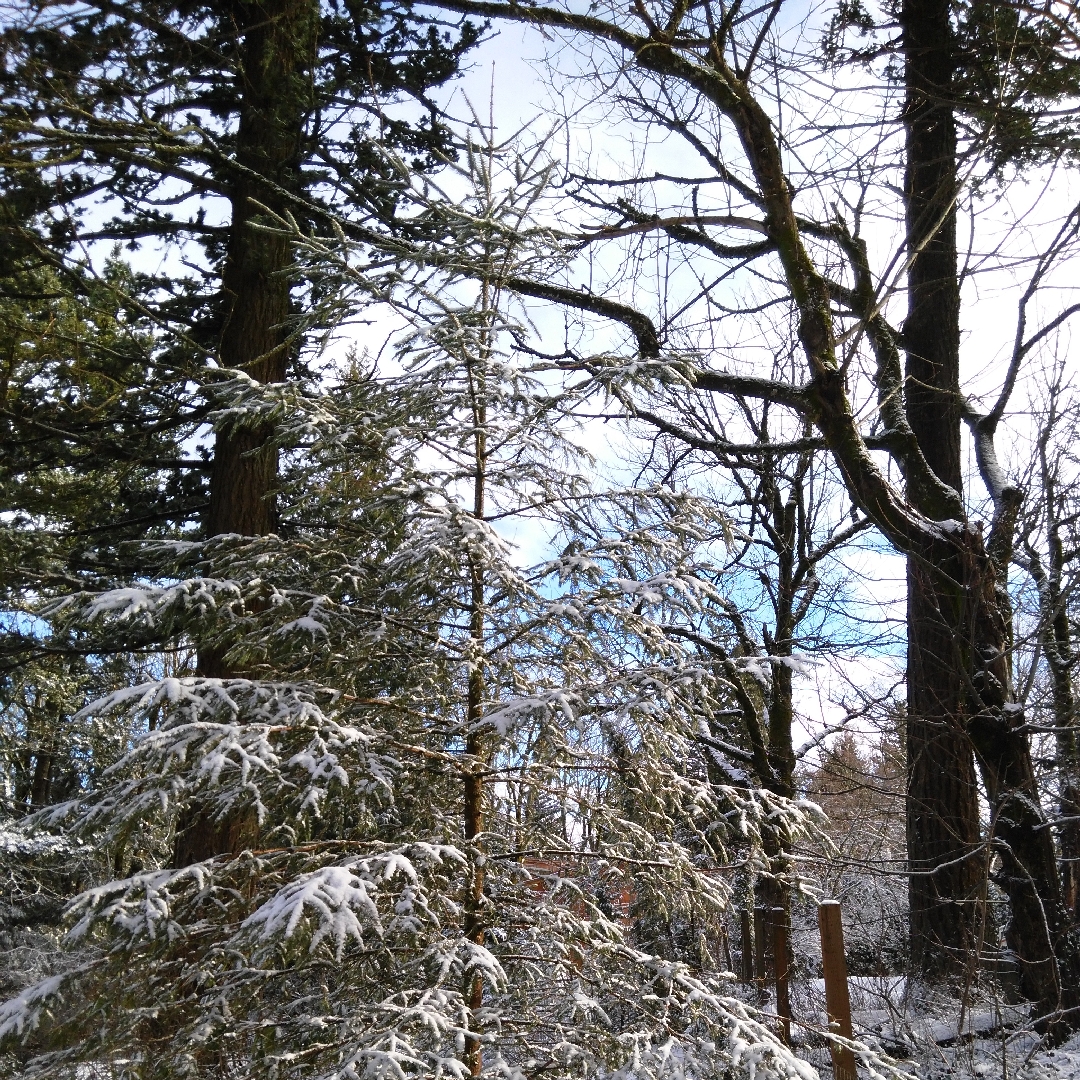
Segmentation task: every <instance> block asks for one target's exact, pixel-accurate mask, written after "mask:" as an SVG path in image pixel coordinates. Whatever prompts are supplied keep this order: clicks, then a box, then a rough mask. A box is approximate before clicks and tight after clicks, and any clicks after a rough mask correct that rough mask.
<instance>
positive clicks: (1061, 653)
mask: <svg viewBox="0 0 1080 1080" xmlns="http://www.w3.org/2000/svg"><path fill="white" fill-rule="evenodd" d="M1052 423H1053V421H1052V420H1051V422H1050V423H1048V424H1047V425H1046V428H1045V430H1044V432H1043V436H1042V438H1040V440H1039V458H1040V462H1039V464H1040V473H1041V479H1042V502H1043V513H1044V514H1045V516H1046V546H1047V565H1046V566H1044V565H1043V561H1042V559H1041V557H1040V556H1039V554H1038V553H1037V552H1036V551H1035V550H1033V549H1029V551H1028V570H1029V571H1030V573H1031V576H1032V578H1033V579H1034V581H1035V584H1036V586H1037V587H1038V590H1039V619H1040V640H1041V642H1042V647H1043V652H1044V653H1045V654H1046V662H1047V666H1048V667H1049V668H1050V678H1051V687H1052V691H1053V702H1054V728H1055V740H1056V742H1057V774H1058V811H1059V814H1060V818H1061V822H1060V824H1059V825H1058V829H1057V832H1058V837H1059V843H1060V848H1061V886H1062V892H1063V894H1064V896H1063V899H1064V903H1065V907H1066V909H1067V910H1068V911H1069V913H1070V915H1071V916H1072V918H1073V920H1074V921H1075V920H1076V919H1077V918H1078V916H1080V745H1078V741H1077V732H1076V695H1075V692H1074V690H1073V684H1072V679H1073V665H1074V663H1075V657H1074V652H1073V643H1072V628H1071V626H1070V625H1069V612H1068V608H1067V606H1066V597H1065V594H1064V591H1063V590H1064V584H1063V583H1064V575H1065V568H1066V563H1065V545H1064V544H1063V542H1062V539H1061V523H1060V515H1061V507H1060V505H1059V499H1058V494H1057V479H1056V475H1055V467H1054V464H1053V463H1052V462H1051V461H1050V460H1049V457H1048V454H1047V442H1048V440H1049V436H1050V432H1051V430H1052Z"/></svg>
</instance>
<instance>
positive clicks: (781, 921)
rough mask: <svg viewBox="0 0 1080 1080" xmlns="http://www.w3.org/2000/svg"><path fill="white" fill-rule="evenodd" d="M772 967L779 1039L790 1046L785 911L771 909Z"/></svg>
mask: <svg viewBox="0 0 1080 1080" xmlns="http://www.w3.org/2000/svg"><path fill="white" fill-rule="evenodd" d="M772 924H773V965H774V966H775V969H776V1015H777V1016H779V1017H780V1037H781V1038H782V1039H783V1040H784V1042H785V1043H786V1044H787V1045H788V1046H790V1045H791V1000H790V998H789V997H788V932H787V931H788V920H787V909H786V908H782V907H774V908H773V909H772Z"/></svg>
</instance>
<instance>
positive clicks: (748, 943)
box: [739, 908, 754, 983]
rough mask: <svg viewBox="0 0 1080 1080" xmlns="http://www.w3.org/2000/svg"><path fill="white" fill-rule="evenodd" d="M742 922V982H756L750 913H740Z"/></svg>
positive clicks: (745, 910)
mask: <svg viewBox="0 0 1080 1080" xmlns="http://www.w3.org/2000/svg"><path fill="white" fill-rule="evenodd" d="M739 916H740V918H741V920H742V981H743V982H744V983H752V982H753V981H754V939H753V937H752V936H751V935H750V911H749V909H747V908H743V909H742V911H740V912H739Z"/></svg>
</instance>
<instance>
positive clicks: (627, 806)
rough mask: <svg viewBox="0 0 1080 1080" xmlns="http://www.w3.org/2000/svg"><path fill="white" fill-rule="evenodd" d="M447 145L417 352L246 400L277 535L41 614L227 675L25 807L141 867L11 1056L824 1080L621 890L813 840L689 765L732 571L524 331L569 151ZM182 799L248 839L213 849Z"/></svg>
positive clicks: (414, 302)
mask: <svg viewBox="0 0 1080 1080" xmlns="http://www.w3.org/2000/svg"><path fill="white" fill-rule="evenodd" d="M448 168H449V171H450V172H451V173H452V174H453V176H454V177H455V178H454V179H451V178H449V177H448V178H447V179H446V181H445V188H444V190H441V191H440V190H439V189H436V188H435V186H434V184H433V182H432V181H430V180H428V181H425V182H424V185H423V186H422V187H421V189H420V190H418V192H417V199H418V205H420V206H421V207H422V208H423V209H422V213H423V214H425V215H427V216H428V217H429V219H430V220H429V223H428V224H429V226H430V228H428V229H427V233H428V235H429V236H430V235H435V234H440V235H441V236H442V237H443V238H444V239H443V241H442V243H441V245H439V246H438V247H436V245H434V244H431V245H430V246H429V247H428V248H425V250H424V253H423V254H424V258H423V260H422V261H420V260H417V262H415V263H414V265H413V269H411V270H410V269H409V268H408V267H405V268H404V269H400V268H399V270H398V271H397V282H396V284H395V285H394V286H393V291H392V292H391V291H388V287H386V286H380V290H381V295H382V296H383V298H385V299H387V300H392V301H393V306H394V310H395V311H396V312H397V314H398V317H400V318H403V319H405V320H406V322H407V326H406V327H405V329H404V330H403V331H402V333H400V334H399V335H398V336H397V339H396V340H397V350H396V353H395V359H394V362H393V363H392V364H391V363H385V364H383V365H382V366H381V367H379V366H377V365H374V364H372V363H369V362H368V361H366V360H365V359H363V358H353V359H352V360H351V361H350V363H349V364H347V365H345V366H344V368H343V369H342V370H340V371H339V372H338V375H337V378H336V381H335V382H334V383H333V384H332V385H328V386H326V387H322V388H320V387H318V386H315V385H311V386H308V387H302V386H299V385H297V384H288V385H285V384H272V385H269V386H267V385H260V384H257V383H256V382H255V381H254V380H252V379H250V378H247V377H244V376H242V375H241V374H239V373H238V374H237V375H236V377H235V378H234V379H233V382H232V383H231V384H230V388H229V389H228V390H227V391H226V390H222V389H221V387H220V386H219V387H218V391H217V394H218V396H217V398H216V400H218V401H220V402H222V403H223V404H222V405H221V407H220V409H219V410H218V412H217V414H216V416H215V421H214V422H215V424H216V425H217V428H218V430H219V431H222V430H227V429H228V427H229V425H230V424H235V423H237V422H240V421H242V422H243V423H245V424H248V425H250V424H251V422H252V413H253V411H254V410H258V411H261V412H262V413H263V414H264V415H265V417H266V418H268V419H272V420H273V426H274V431H275V438H276V440H277V441H278V443H279V445H280V447H281V452H282V461H283V468H282V484H281V490H280V491H279V492H278V505H279V522H280V526H279V531H278V532H277V533H276V534H274V535H268V536H259V537H245V536H239V535H219V536H211V537H208V538H206V539H203V540H198V541H195V540H192V541H184V542H176V543H169V544H164V543H162V544H158V545H157V547H156V548H155V549H154V558H155V559H156V562H157V572H156V575H155V576H154V578H153V579H143V580H138V581H132V582H131V583H130V584H129V585H127V586H126V587H123V588H119V589H110V590H108V591H104V592H81V593H78V594H75V595H71V596H69V597H67V598H66V599H64V600H62V601H60V602H58V603H55V604H54V605H53V606H52V607H51V608H50V609H49V615H50V617H51V618H52V619H53V620H54V623H55V625H57V626H58V627H60V628H63V629H64V630H65V631H66V632H71V633H75V632H78V633H80V634H83V635H86V636H87V639H88V640H99V641H105V640H107V641H109V642H110V643H111V645H112V647H114V648H115V647H117V646H119V645H124V644H127V645H130V646H131V647H132V648H135V647H137V646H139V645H141V644H143V643H146V642H153V643H156V645H157V646H159V647H161V646H164V645H172V646H175V647H182V648H184V649H189V650H190V649H198V650H212V652H213V653H214V655H215V656H219V657H224V658H225V661H226V668H227V670H228V671H229V672H230V673H235V674H229V675H228V676H227V677H207V676H204V675H198V674H190V673H187V674H185V673H181V674H174V675H170V676H169V677H153V678H147V679H146V680H145V681H143V682H140V683H138V684H134V685H120V686H116V687H115V688H114V689H113V690H112V691H111V692H109V693H107V694H105V695H104V696H102V697H99V698H98V699H97V700H94V701H90V702H87V703H86V704H85V705H84V706H83V709H82V712H81V714H80V715H81V716H82V717H84V718H86V719H87V720H89V721H95V722H101V723H104V722H105V718H108V717H119V718H122V719H123V720H124V722H125V724H132V725H137V726H139V727H141V730H142V732H143V734H142V735H141V736H140V737H139V738H138V739H137V740H136V741H135V742H134V743H133V744H131V745H130V747H129V749H127V751H126V752H125V753H123V754H121V755H120V756H119V757H118V759H117V760H116V761H115V763H113V764H112V765H111V767H110V768H109V769H108V770H106V771H105V773H104V774H103V775H102V776H101V777H100V780H99V782H98V784H97V785H96V787H95V788H94V790H92V791H91V792H89V793H79V794H78V796H77V797H75V798H73V799H71V800H69V801H67V802H65V803H63V804H60V805H58V806H55V807H52V808H50V809H49V810H48V811H47V812H45V813H43V814H41V815H39V816H38V817H37V818H35V819H33V823H34V827H36V828H37V829H38V830H40V831H42V832H47V833H53V834H59V835H62V836H65V837H68V836H70V837H78V838H80V839H81V840H82V841H83V842H85V843H90V844H92V845H94V846H95V847H97V848H98V849H99V850H101V851H103V852H106V853H109V854H110V857H109V859H108V860H107V862H108V864H109V865H111V866H114V867H116V868H117V871H118V872H119V874H120V875H121V876H118V877H117V878H116V879H115V880H110V881H102V882H100V883H97V884H94V885H93V886H92V887H90V888H88V889H86V890H85V891H83V892H82V893H81V894H80V895H79V896H78V897H77V898H76V899H75V900H74V901H73V903H72V904H71V905H70V909H69V919H70V926H71V929H70V933H69V936H68V944H69V959H70V963H69V964H68V965H67V966H66V967H65V968H64V969H63V970H62V971H60V972H59V973H57V974H55V975H53V976H51V977H50V978H48V979H46V980H45V981H43V982H41V983H39V984H37V985H35V986H33V987H31V988H28V989H26V990H24V991H22V992H21V993H20V994H19V995H17V996H16V997H15V998H13V999H12V1000H10V1001H8V1002H7V1003H6V1004H5V1005H3V1006H0V1036H2V1037H3V1038H4V1039H5V1040H6V1043H5V1045H6V1053H7V1054H8V1055H9V1056H8V1058H7V1060H8V1062H10V1063H12V1065H13V1066H14V1067H16V1068H18V1070H19V1071H20V1074H21V1075H25V1076H35V1077H36V1076H57V1077H60V1076H73V1075H80V1076H84V1075H99V1074H101V1075H106V1074H107V1075H110V1076H125V1077H127V1076H130V1077H139V1078H149V1077H169V1078H176V1077H183V1076H192V1077H194V1076H211V1075H212V1076H223V1077H226V1076H238V1077H239V1076H268V1077H334V1078H339V1077H340V1078H344V1077H350V1078H352V1077H371V1078H384V1077H385V1078H388V1080H389V1078H398V1080H401V1078H405V1077H428V1076H430V1077H432V1078H440V1077H444V1076H446V1077H464V1076H469V1075H476V1076H479V1075H483V1076H490V1077H495V1076H501V1077H508V1078H509V1077H515V1078H516V1077H521V1078H525V1077H530V1076H539V1075H541V1074H544V1075H549V1076H560V1077H561V1076H565V1077H570V1076H574V1077H594V1076H595V1077H600V1076H609V1075H616V1076H627V1077H629V1076H631V1075H633V1076H638V1077H649V1078H660V1077H668V1076H678V1077H683V1076H687V1075H691V1076H701V1077H716V1078H717V1080H719V1078H720V1077H726V1076H732V1075H747V1076H758V1077H763V1076H784V1077H787V1076H791V1077H795V1076H798V1077H809V1076H811V1075H812V1073H813V1070H811V1069H810V1068H809V1066H808V1065H806V1064H805V1063H804V1062H801V1061H800V1060H798V1059H797V1057H795V1056H794V1055H793V1054H792V1053H791V1051H789V1050H788V1049H787V1048H786V1047H785V1046H784V1045H783V1044H782V1043H781V1042H780V1041H779V1039H778V1038H777V1036H776V1035H775V1033H774V1031H773V1028H772V1026H771V1025H770V1023H769V1021H768V1019H767V1017H763V1016H759V1015H757V1014H756V1013H755V1012H754V1011H753V1010H752V1009H750V1008H749V1007H748V1006H747V1005H745V1004H744V1003H743V1002H741V1001H740V1000H739V999H738V997H737V995H735V994H734V993H733V991H732V987H731V986H730V979H731V977H730V975H729V974H727V973H725V972H723V971H722V970H720V967H721V965H720V964H719V962H718V960H717V961H716V962H715V963H714V964H712V965H709V964H703V963H702V962H701V960H700V958H697V959H695V958H692V957H681V956H672V955H659V954H658V953H656V952H654V951H653V950H652V949H651V947H650V946H649V942H648V941H647V940H645V939H643V938H642V937H641V936H639V935H635V932H634V926H633V923H632V921H631V920H630V919H629V918H627V916H626V913H625V911H624V909H623V908H622V907H621V906H620V904H619V898H620V897H626V896H628V895H632V896H634V897H635V898H636V900H637V902H638V904H639V905H642V906H645V907H650V908H651V909H652V910H653V911H661V910H662V911H664V912H668V913H674V914H675V915H677V916H678V917H679V918H681V919H684V920H685V921H687V922H692V923H693V924H694V925H695V926H708V925H709V924H710V923H712V924H714V925H715V924H716V921H717V920H718V919H719V918H720V917H721V916H722V913H723V912H724V910H725V908H726V906H727V905H728V902H729V899H730V886H729V880H730V879H729V872H730V866H729V860H728V856H727V853H728V850H729V848H730V846H731V845H732V844H733V843H736V844H737V845H738V847H739V855H740V861H741V862H743V863H744V865H745V864H746V863H747V862H748V863H749V864H751V865H753V864H754V862H755V860H757V862H758V864H759V865H764V863H763V862H762V858H761V841H760V830H761V827H762V822H763V821H764V819H765V818H766V817H768V818H769V819H770V827H771V828H773V829H776V828H781V829H782V830H784V831H786V832H787V833H788V834H789V837H790V839H791V841H792V842H794V840H795V839H796V838H797V837H798V836H799V835H801V834H804V833H805V832H806V831H807V830H810V829H812V828H813V827H814V826H813V817H812V813H811V812H810V811H809V810H807V809H806V808H805V807H803V806H801V805H799V804H796V803H793V802H788V801H785V800H783V799H782V798H778V797H776V796H774V795H770V794H768V793H765V792H762V791H757V790H755V789H753V788H751V787H749V786H738V785H733V784H730V783H722V782H717V780H716V778H715V776H713V777H712V778H710V775H709V772H708V770H707V769H702V768H700V767H699V764H698V763H699V762H700V751H699V748H698V744H697V741H696V739H697V734H698V732H699V730H700V721H701V717H702V716H703V715H704V714H708V713H710V712H711V711H715V710H717V709H719V708H721V707H722V705H723V701H724V698H725V694H726V690H725V686H724V683H723V680H722V678H721V677H720V676H719V675H718V674H717V672H716V670H714V668H713V667H711V666H709V665H708V664H707V663H702V662H701V661H700V660H699V659H698V658H696V657H695V656H694V655H693V654H692V653H690V652H688V651H686V650H685V649H684V648H683V647H682V646H681V645H680V643H679V641H678V639H676V638H673V637H672V636H671V635H670V634H666V633H665V632H664V630H663V625H664V624H666V623H670V622H671V620H672V619H677V618H678V612H679V611H680V610H685V611H687V612H692V611H693V610H694V609H695V607H696V606H697V605H698V604H699V603H700V602H701V599H702V597H703V596H705V595H706V594H707V593H708V591H709V590H711V589H715V588H716V584H715V576H714V575H713V574H712V573H711V569H712V568H709V569H710V572H709V573H706V572H704V569H705V568H704V567H703V565H702V563H701V561H700V560H701V559H703V558H705V555H704V554H703V551H704V550H705V549H704V548H703V546H702V545H701V544H699V543H697V542H696V539H698V538H711V537H713V536H714V535H715V534H716V532H717V527H716V522H715V521H712V522H708V524H707V527H703V526H702V515H703V514H707V509H706V507H705V506H704V504H702V503H700V502H699V501H697V500H696V499H694V498H693V497H692V496H691V495H689V494H685V493H678V492H675V491H671V490H667V489H664V488H652V489H631V490H614V489H608V490H605V489H604V488H603V487H602V485H601V484H599V483H598V482H597V481H596V479H595V476H596V473H597V469H596V466H595V463H593V462H591V461H590V460H589V459H588V457H587V455H585V454H584V453H583V452H582V451H581V450H580V449H579V448H578V447H576V446H575V444H574V439H573V436H574V424H573V408H574V404H575V401H576V400H578V399H579V398H580V396H581V395H584V394H590V393H593V392H594V391H595V387H594V386H593V385H592V384H591V383H587V382H586V383H582V384H580V385H576V386H575V385H572V384H570V383H569V382H567V381H565V380H563V379H561V378H559V377H557V365H551V364H543V363H540V362H538V361H537V360H536V356H535V353H531V352H529V351H527V350H523V349H522V348H521V346H522V345H523V343H524V342H525V341H527V339H528V336H529V327H528V323H527V320H526V318H525V317H524V316H525V312H523V311H517V312H516V314H515V309H514V307H513V304H512V302H511V300H510V298H509V297H508V295H507V294H506V291H505V289H504V287H503V285H504V282H506V281H507V280H508V279H509V278H511V277H513V276H514V275H516V274H519V273H522V272H523V271H524V270H526V269H527V270H528V271H529V273H530V274H532V275H533V276H536V274H537V272H538V268H539V267H541V266H544V265H547V266H549V267H550V266H557V265H558V258H559V253H558V249H557V246H556V244H555V243H554V241H553V240H552V238H551V236H550V235H549V234H548V233H546V232H545V231H544V230H543V229H541V228H539V227H537V226H535V225H533V224H532V223H531V214H532V211H533V208H534V205H535V204H536V202H537V200H539V199H540V198H541V196H542V194H543V191H544V186H545V183H546V179H547V170H546V167H545V165H544V156H543V154H542V153H540V152H538V153H537V155H536V156H535V157H534V158H533V159H531V160H530V161H528V162H525V163H523V162H522V161H520V160H512V161H509V162H508V163H507V164H506V165H505V166H504V164H503V162H502V159H501V156H500V153H499V151H498V149H497V148H496V147H495V146H493V145H492V144H491V143H490V142H487V143H482V144H481V145H479V146H470V148H469V151H468V153H466V154H464V155H463V156H462V160H461V162H460V164H457V165H453V166H452V167H449V166H448ZM454 184H457V185H458V188H457V189H458V190H459V191H464V195H463V196H461V197H455V198H453V199H451V198H450V197H449V192H450V191H451V190H452V189H453V185H454ZM436 219H438V220H437V222H436ZM436 224H437V227H436ZM283 227H284V223H283ZM294 239H295V241H296V243H297V244H298V246H299V248H300V249H301V252H302V254H301V256H300V257H301V258H308V259H309V260H319V259H322V260H323V264H324V271H325V272H326V273H327V274H328V275H330V274H332V273H335V272H336V273H340V275H341V278H342V281H343V283H344V284H343V288H347V286H348V283H349V281H350V280H351V281H352V282H354V283H355V282H356V281H359V280H361V279H362V278H363V275H362V274H360V272H359V271H355V270H351V269H350V267H349V266H348V257H349V253H348V251H344V252H337V253H333V252H329V251H328V249H327V248H326V246H325V245H322V244H315V243H314V242H312V243H311V244H309V245H307V246H306V247H305V244H304V241H303V238H302V237H299V236H297V237H295V238H294ZM335 260H336V261H335ZM465 271H467V273H466V272H465ZM350 275H351V277H350ZM364 280H365V282H366V279H364ZM364 287H365V289H366V288H367V284H365V286H364ZM361 291H363V290H361ZM606 508H610V512H608V510H607V509H606ZM586 523H588V526H589V527H588V528H586V527H584V526H585V524H586ZM515 537H516V539H517V543H516V544H515V542H514V538H515ZM529 552H539V553H540V554H539V557H538V558H536V559H535V560H530V559H528V558H527V557H526V556H527V554H528V553H529ZM644 565H648V566H649V567H650V574H649V576H645V577H643V576H641V575H640V574H636V573H630V572H628V571H627V568H628V567H641V566H644ZM193 822H201V823H203V824H204V825H205V824H206V823H207V822H210V823H212V824H213V825H214V827H215V828H219V829H221V830H223V831H225V832H227V833H228V834H229V836H230V837H231V838H232V842H231V843H230V844H229V845H227V846H228V848H229V850H228V851H227V852H225V853H223V854H218V855H215V856H213V857H210V858H202V859H198V860H195V861H191V860H190V858H189V857H188V854H189V852H188V851H187V849H185V845H184V840H183V837H184V830H185V829H190V828H191V827H192V823H193ZM153 838H163V839H158V840H156V841H155V840H154V839H153ZM223 846H225V845H223ZM135 849H138V851H139V863H138V864H136V865H132V863H131V861H130V859H127V858H125V857H124V853H125V852H131V851H133V850H135Z"/></svg>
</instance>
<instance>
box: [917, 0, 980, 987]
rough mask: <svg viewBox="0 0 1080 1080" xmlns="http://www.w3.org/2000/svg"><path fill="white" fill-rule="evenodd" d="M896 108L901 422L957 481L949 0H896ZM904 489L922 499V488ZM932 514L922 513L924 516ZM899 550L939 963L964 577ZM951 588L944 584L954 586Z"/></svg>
mask: <svg viewBox="0 0 1080 1080" xmlns="http://www.w3.org/2000/svg"><path fill="white" fill-rule="evenodd" d="M901 24H902V28H903V39H904V62H905V68H904V78H905V83H906V88H907V101H906V104H905V109H904V129H905V135H906V154H907V160H906V173H905V183H904V201H905V211H906V226H907V247H908V257H909V259H910V265H909V269H908V316H907V319H906V321H905V323H904V345H905V348H906V365H905V403H906V410H907V417H908V422H909V424H910V426H911V430H912V432H913V433H914V435H915V438H916V440H917V442H918V445H919V448H920V449H921V450H922V453H923V456H924V458H925V459H926V463H927V465H928V466H929V467H930V468H931V469H932V470H933V472H934V473H935V474H936V475H937V477H938V478H939V479H940V480H941V481H942V482H943V483H945V484H947V485H948V486H949V487H951V488H953V489H954V490H955V491H956V492H957V493H958V494H959V493H961V491H962V483H963V480H962V475H961V460H960V420H961V416H960V289H959V281H958V276H957V254H956V208H955V194H956V188H957V176H956V125H955V120H954V116H953V109H952V103H951V94H952V91H951V81H952V68H953V57H952V28H951V25H950V20H949V4H948V2H947V0H904V3H903V5H902V9H901ZM908 498H909V499H910V500H911V501H912V503H913V504H914V505H916V506H917V507H918V509H919V510H921V511H923V512H924V513H931V509H932V508H931V507H929V506H926V505H921V500H920V498H919V491H918V490H917V487H916V486H915V485H909V489H908ZM931 516H932V515H931ZM950 562H951V563H952V565H951V566H949V567H941V568H940V569H941V570H944V571H945V574H944V577H943V576H942V574H939V573H927V571H926V568H925V567H924V566H923V565H921V564H920V561H919V559H917V558H915V557H912V556H909V557H908V571H907V581H908V607H907V642H908V655H907V726H908V727H907V755H908V758H907V774H908V802H907V846H908V865H909V869H910V874H911V876H910V877H909V879H908V881H909V885H908V899H909V905H910V920H911V921H910V943H911V957H912V961H913V964H914V965H915V967H916V968H917V969H918V970H921V971H924V972H927V973H935V974H943V973H945V972H948V971H950V970H955V969H956V968H957V967H959V966H961V965H962V964H963V962H964V958H965V953H966V952H967V951H968V950H970V949H971V947H972V946H973V945H974V944H975V937H976V927H977V925H978V918H977V910H976V908H977V897H978V895H979V876H980V864H979V861H978V859H977V858H976V857H975V852H976V849H977V847H978V843H979V816H978V800H977V792H976V778H975V768H974V763H973V759H972V752H971V742H970V739H969V737H968V734H967V732H966V730H965V716H964V699H965V696H966V688H965V686H964V672H963V670H962V669H961V668H958V667H957V666H956V664H955V663H954V662H953V660H954V653H955V648H954V640H955V637H956V635H957V634H959V633H960V632H961V626H960V623H959V621H958V620H959V619H960V617H961V606H960V604H959V603H958V600H959V598H958V597H956V596H955V586H954V585H953V584H951V583H954V582H956V581H958V580H960V578H959V576H958V573H957V571H958V567H957V566H956V565H955V564H956V557H955V553H954V554H953V556H952V558H951V560H950ZM950 594H952V595H950Z"/></svg>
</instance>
